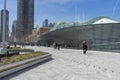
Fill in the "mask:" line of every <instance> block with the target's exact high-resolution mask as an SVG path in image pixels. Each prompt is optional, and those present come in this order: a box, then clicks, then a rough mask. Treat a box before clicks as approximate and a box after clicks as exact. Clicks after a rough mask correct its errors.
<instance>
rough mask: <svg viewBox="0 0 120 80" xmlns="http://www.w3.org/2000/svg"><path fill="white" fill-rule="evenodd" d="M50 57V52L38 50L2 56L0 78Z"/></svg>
mask: <svg viewBox="0 0 120 80" xmlns="http://www.w3.org/2000/svg"><path fill="white" fill-rule="evenodd" d="M51 58H52V55H51V54H49V53H45V52H40V51H38V52H29V53H25V54H17V55H12V56H7V57H6V56H4V57H2V58H1V60H0V78H1V77H4V76H6V75H9V74H12V73H14V72H16V71H19V70H21V69H24V68H27V67H29V66H32V65H34V64H37V63H39V62H42V61H45V60H48V59H51Z"/></svg>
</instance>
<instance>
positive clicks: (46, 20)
mask: <svg viewBox="0 0 120 80" xmlns="http://www.w3.org/2000/svg"><path fill="white" fill-rule="evenodd" d="M48 24H49V23H48V19H45V20H44V21H43V27H48Z"/></svg>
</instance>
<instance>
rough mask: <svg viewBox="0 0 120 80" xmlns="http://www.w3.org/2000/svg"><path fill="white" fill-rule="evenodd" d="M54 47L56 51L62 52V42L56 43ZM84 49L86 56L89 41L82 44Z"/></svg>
mask: <svg viewBox="0 0 120 80" xmlns="http://www.w3.org/2000/svg"><path fill="white" fill-rule="evenodd" d="M53 47H54V49H58V50H60V47H61V43H60V42H54V43H53ZM82 48H83V54H86V52H87V50H88V45H87V41H83V42H82Z"/></svg>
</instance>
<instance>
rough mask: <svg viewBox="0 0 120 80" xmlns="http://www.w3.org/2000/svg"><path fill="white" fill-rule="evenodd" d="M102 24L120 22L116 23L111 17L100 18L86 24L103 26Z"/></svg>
mask: <svg viewBox="0 0 120 80" xmlns="http://www.w3.org/2000/svg"><path fill="white" fill-rule="evenodd" d="M101 23H118V21H116V20H114V19H112V18H110V17H106V16H99V17H96V18H93V19H91V20H89V21H87V22H85V23H84V24H101Z"/></svg>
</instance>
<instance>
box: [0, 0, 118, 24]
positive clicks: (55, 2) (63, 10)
mask: <svg viewBox="0 0 120 80" xmlns="http://www.w3.org/2000/svg"><path fill="white" fill-rule="evenodd" d="M34 1H35V26H36V25H42V21H43V20H44V19H49V21H50V22H58V21H63V20H64V21H75V20H81V21H82V20H88V19H91V18H94V17H97V16H108V17H112V18H114V19H116V20H119V21H120V1H119V0H34ZM2 8H3V0H0V10H1V9H2ZM7 9H8V10H9V12H10V26H11V24H12V22H13V20H15V19H16V18H17V17H16V16H17V0H7ZM75 14H76V15H77V16H76V17H77V18H76V17H75Z"/></svg>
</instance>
